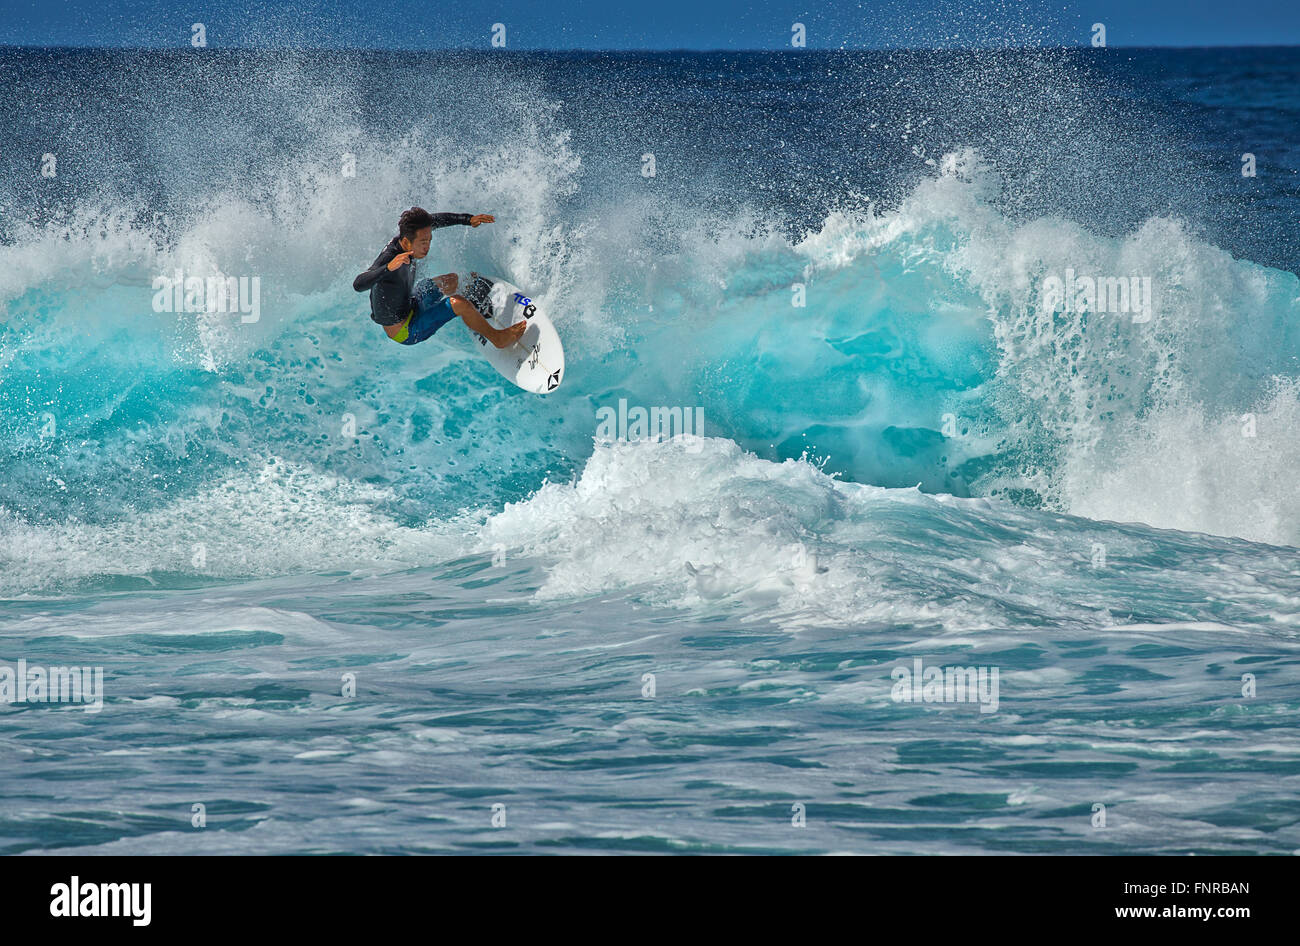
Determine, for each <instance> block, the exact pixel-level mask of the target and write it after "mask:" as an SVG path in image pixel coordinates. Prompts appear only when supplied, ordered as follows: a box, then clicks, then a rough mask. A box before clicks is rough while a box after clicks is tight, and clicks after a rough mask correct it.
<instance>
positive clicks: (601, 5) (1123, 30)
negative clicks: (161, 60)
mask: <svg viewBox="0 0 1300 946" xmlns="http://www.w3.org/2000/svg"><path fill="white" fill-rule="evenodd" d="M196 22H197V23H203V24H204V25H205V26H206V28H207V38H208V45H209V46H211V47H231V46H309V47H340V46H346V47H362V48H408V49H440V48H447V47H471V48H483V49H487V48H489V42H490V36H491V30H492V25H493V24H494V23H504V24H505V27H506V40H507V46H508V47H509V48H512V49H520V50H527V49H788V48H790V35H791V24H793V23H795V22H801V23H803V24H805V26H806V28H807V31H808V48H810V49H837V48H841V47H845V48H857V49H861V48H872V47H887V46H972V45H975V46H979V45H1004V44H1010V45H1038V44H1041V43H1048V44H1051V45H1087V44H1088V42H1089V40H1090V37H1091V33H1090V26H1091V25H1092V24H1093V23H1095V22H1101V23H1104V24H1105V25H1106V31H1107V44H1108V45H1110V46H1234V45H1256V44H1276V45H1300V0H1218V2H1210V0H861V2H856V0H820V2H809V0H795V2H782V0H450V2H447V0H383V2H375V3H365V2H360V0H306V2H295V0H282V2H268V0H193V2H186V3H181V2H177V0H0V45H21V46H57V45H63V46H154V47H166V46H176V45H188V43H189V37H190V26H191V24H193V23H196Z"/></svg>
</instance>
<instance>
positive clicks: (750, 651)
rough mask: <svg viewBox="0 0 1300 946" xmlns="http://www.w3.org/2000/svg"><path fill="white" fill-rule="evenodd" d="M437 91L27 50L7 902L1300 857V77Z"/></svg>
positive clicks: (353, 59) (1182, 57) (686, 63)
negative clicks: (63, 688)
mask: <svg viewBox="0 0 1300 946" xmlns="http://www.w3.org/2000/svg"><path fill="white" fill-rule="evenodd" d="M416 65H417V66H418V68H415V69H413V68H412V60H411V56H410V54H396V53H393V54H379V53H343V52H292V51H290V52H275V53H272V52H229V51H226V52H220V51H206V50H186V51H147V52H145V51H141V52H107V51H93V50H81V51H73V50H63V51H60V50H14V49H8V50H0V128H2V129H3V131H4V136H3V137H4V140H5V141H6V142H8V144H6V145H5V146H4V147H0V434H2V436H0V681H2V678H3V673H4V668H5V667H9V668H16V667H17V662H18V661H19V660H25V661H26V662H27V664H28V665H31V666H41V667H52V666H67V665H75V666H88V667H102V668H103V671H104V702H103V706H102V709H101V710H100V711H99V712H87V711H86V710H85V709H84V707H82V706H80V705H71V706H69V705H50V704H42V703H39V702H15V703H13V704H10V705H7V706H6V705H0V743H3V749H4V760H5V762H4V765H3V766H0V851H4V852H6V853H25V852H26V853H39V852H52V851H59V852H72V851H81V852H91V853H317V852H321V853H324V852H364V853H374V852H533V853H559V852H568V853H611V852H664V853H672V852H806V853H827V852H857V853H899V854H902V853H1072V854H1096V853H1180V854H1181V853H1200V854H1212V853H1294V852H1297V851H1300V801H1298V800H1297V799H1298V798H1300V793H1298V792H1297V788H1298V787H1300V739H1297V736H1296V725H1297V721H1298V716H1300V681H1298V674H1300V665H1298V657H1300V569H1298V568H1297V564H1298V559H1297V551H1296V547H1297V545H1300V510H1298V509H1297V506H1296V503H1295V499H1294V497H1295V493H1296V483H1295V477H1296V472H1295V471H1296V469H1297V466H1298V465H1300V433H1298V431H1300V426H1298V425H1300V362H1298V360H1297V358H1298V356H1300V327H1298V325H1300V323H1298V321H1297V317H1298V316H1300V280H1298V279H1297V276H1296V273H1297V272H1300V228H1298V227H1297V217H1298V216H1300V184H1298V181H1297V169H1298V168H1300V131H1297V129H1300V51H1296V50H1291V49H1278V50H1269V49H1255V50H1199V51H1198V50H1188V51H1140V50H1139V51H1133V50H1104V49H1103V50H1090V51H1063V50H1046V49H1044V50H1012V51H1005V50H1003V51H999V50H988V51H981V52H963V51H927V52H919V51H917V52H874V53H814V52H808V53H798V54H785V53H752V54H735V53H729V54H723V53H716V54H687V53H660V54H578V53H573V54H531V53H528V54H525V53H507V54H499V55H487V54H479V53H441V54H424V55H421V56H420V57H419V58H418V62H417V63H416ZM1246 154H1249V155H1252V156H1253V163H1254V171H1255V174H1254V176H1253V177H1250V176H1243V174H1242V168H1243V160H1244V159H1243V155H1246ZM48 156H53V163H52V164H51V162H50V159H49V157H48ZM650 156H653V158H652V162H653V170H654V173H653V175H652V176H650V175H649V174H648V173H647V171H648V168H649V167H650V161H651V159H650ZM43 167H44V168H47V169H48V170H52V171H53V173H52V174H49V173H48V171H47V174H46V175H43V174H42V168H43ZM353 169H354V173H345V171H348V170H353ZM412 204H419V205H422V206H424V207H427V208H428V209H430V210H433V211H464V212H471V213H492V214H495V215H496V218H497V222H496V223H495V224H493V225H489V226H485V227H480V228H478V229H474V230H471V229H468V228H457V229H450V230H442V231H438V232H436V233H435V234H434V245H433V250H432V252H431V254H430V257H429V259H428V260H427V261H426V263H425V264H422V265H423V267H424V268H423V270H422V271H423V273H424V274H426V275H432V274H437V273H441V272H448V271H454V272H458V273H460V274H461V277H462V280H464V279H465V278H466V276H467V274H468V273H469V271H470V270H478V271H481V272H486V273H495V274H499V275H501V276H503V277H506V278H508V279H510V280H511V281H513V282H515V283H517V284H519V285H520V286H522V287H525V288H527V289H528V291H530V292H531V293H532V294H533V295H534V296H535V297H536V298H537V299H538V300H539V302H540V303H541V304H542V305H543V307H544V308H545V309H546V311H548V312H550V313H551V314H552V317H553V318H554V321H555V322H556V324H557V326H558V327H559V330H560V332H561V334H562V336H563V338H564V340H565V346H566V352H567V355H568V365H569V367H568V374H567V377H566V380H565V383H564V385H563V387H562V388H561V389H560V390H559V391H557V392H556V393H554V394H552V395H550V396H548V397H546V398H538V397H533V396H531V395H526V394H523V393H522V392H519V391H516V390H513V389H510V388H507V387H506V386H505V384H504V383H503V382H502V381H501V379H500V378H499V376H498V375H496V374H495V372H494V371H493V370H492V369H491V368H490V367H489V366H488V365H487V364H486V363H485V362H484V361H482V360H481V359H480V358H479V357H478V355H477V354H476V351H475V348H476V346H475V345H473V343H472V342H471V340H470V338H469V335H468V333H467V332H466V331H465V330H464V329H462V328H460V327H459V326H450V327H449V328H448V329H446V330H444V331H443V332H442V333H440V334H439V335H438V336H437V337H436V338H435V339H433V340H432V341H430V342H428V343H426V344H423V345H420V346H416V347H405V346H397V345H394V344H392V343H391V342H390V341H389V340H388V339H387V338H385V336H384V334H383V332H382V330H381V329H379V328H378V327H377V326H375V325H374V324H373V323H372V322H371V321H370V319H369V318H368V314H367V305H366V300H365V297H364V296H360V295H357V294H355V293H354V292H353V291H352V288H351V281H352V278H353V277H354V276H355V275H356V274H357V273H358V272H360V271H361V270H362V269H364V268H365V267H366V266H368V264H369V263H370V261H371V260H372V259H373V258H374V256H375V255H376V254H377V252H378V251H379V249H380V248H381V247H382V246H383V244H384V243H385V242H386V241H387V239H388V238H389V237H390V236H391V235H392V233H393V231H394V229H395V221H396V217H397V214H398V213H399V212H400V211H401V210H402V209H404V208H405V207H407V206H410V205H412ZM177 269H180V270H182V271H184V272H185V273H187V274H200V275H205V276H206V275H221V276H231V277H236V278H238V277H250V278H251V277H256V278H257V279H258V280H259V285H260V297H259V298H260V311H259V318H258V319H257V321H255V322H247V323H246V322H244V321H242V320H241V319H240V317H239V315H238V314H233V315H232V314H231V313H228V312H220V311H204V312H191V313H183V312H182V313H169V312H157V311H155V309H154V307H153V304H152V302H153V298H154V288H153V286H152V281H153V280H154V278H155V277H157V276H159V275H165V274H171V273H173V272H174V271H176V270H177ZM1066 270H1073V271H1076V272H1081V273H1093V274H1096V275H1099V276H1115V277H1120V276H1123V277H1129V276H1138V277H1145V278H1149V279H1150V280H1151V282H1152V284H1153V285H1154V287H1155V290H1154V298H1155V309H1154V315H1153V317H1152V318H1151V319H1150V320H1147V321H1139V320H1137V319H1134V318H1132V317H1129V316H1125V315H1117V314H1113V313H1105V312H1079V311H1055V310H1050V309H1048V308H1046V307H1045V306H1044V305H1043V304H1042V300H1041V293H1040V289H1041V286H1042V284H1043V280H1044V278H1045V277H1046V276H1048V275H1051V274H1063V273H1065V272H1066ZM796 287H801V288H799V289H798V290H796ZM797 293H802V301H804V302H805V303H806V304H804V305H801V306H800V305H795V304H793V302H794V300H795V298H796V295H797ZM620 400H623V401H626V402H627V403H628V404H631V405H633V406H636V405H641V406H645V407H652V406H665V407H671V406H678V407H684V408H690V409H692V410H694V409H700V410H702V412H703V417H704V435H705V436H704V438H703V439H695V440H682V439H678V440H674V441H668V442H648V441H641V442H628V441H615V442H607V441H605V440H603V439H598V438H597V437H596V434H597V427H598V417H599V412H601V411H602V409H610V408H615V407H616V406H617V405H618V404H619V402H620ZM918 658H919V659H920V660H922V661H923V663H924V665H925V666H946V667H952V666H968V667H983V668H996V669H997V671H998V674H999V676H998V679H999V684H1000V691H999V695H998V703H997V708H996V710H995V711H992V712H980V707H979V706H977V705H973V704H971V703H953V702H948V703H945V702H920V703H916V702H901V701H897V700H895V699H894V698H893V695H894V691H893V687H894V679H893V672H894V671H895V669H896V668H912V667H913V666H914V661H915V660H917V659H918ZM345 675H351V676H350V677H348V679H353V680H355V694H353V695H345V694H344V678H345ZM647 675H652V677H648V676H647ZM1245 675H1250V676H1249V677H1248V678H1247V677H1246V676H1245ZM651 683H652V684H653V690H651V689H650V687H651ZM1252 687H1253V690H1252V689H1251V688H1252ZM194 805H203V806H204V811H205V815H206V826H205V827H201V828H200V827H195V826H194V824H193V822H192V818H193V817H194V814H193V812H194V809H193V806H194ZM495 805H503V806H504V809H496V813H497V821H498V824H497V825H495V826H494V824H493V817H494V806H495ZM1101 806H1104V813H1105V823H1104V825H1102V824H1101V823H1100V818H1099V809H1100V807H1101ZM502 812H504V823H503V824H502V823H501V818H502ZM799 812H802V814H803V816H804V818H805V819H806V821H805V823H804V825H803V826H796V825H795V824H792V819H796V815H797V813H799ZM796 820H797V819H796Z"/></svg>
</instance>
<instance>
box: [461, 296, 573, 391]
mask: <svg viewBox="0 0 1300 946" xmlns="http://www.w3.org/2000/svg"><path fill="white" fill-rule="evenodd" d="M469 275H470V283H469V286H468V287H467V288H466V289H465V290H464V291H463V292H461V293H460V294H461V295H462V296H464V297H465V298H466V299H468V300H469V301H470V303H471V304H472V305H473V306H474V308H476V309H478V310H479V312H481V313H482V314H483V318H485V319H487V320H488V322H489V323H491V324H492V325H493V326H494V327H496V328H509V327H510V326H511V325H514V324H515V323H516V322H518V321H519V320H520V319H526V320H527V321H528V328H527V330H526V331H525V332H524V334H523V336H522V337H521V338H520V339H519V341H517V342H515V343H514V344H513V345H511V346H510V347H509V348H497V347H496V346H495V345H493V344H492V343H491V342H489V341H488V340H487V339H486V338H484V337H483V336H482V335H479V334H478V333H477V332H475V333H474V339H475V341H477V342H478V346H479V350H480V351H481V352H482V353H483V356H484V357H485V358H487V360H488V361H489V362H490V363H491V365H492V367H493V368H496V369H497V371H498V372H500V374H501V376H502V377H503V378H505V379H506V380H508V381H511V382H513V383H514V384H516V385H518V386H519V387H521V388H523V389H524V390H525V391H531V392H532V393H533V394H550V393H551V392H552V391H554V390H555V389H556V388H558V387H559V386H560V382H561V381H562V380H564V348H563V346H561V345H560V336H559V333H558V332H556V331H555V326H554V325H552V324H551V320H550V319H549V318H547V317H546V314H545V313H544V312H542V310H541V309H540V308H539V307H538V305H537V303H536V301H534V300H533V298H532V297H531V296H529V295H528V294H527V293H525V292H523V291H521V290H520V289H519V287H517V286H515V285H513V284H511V283H508V282H506V281H505V280H504V279H489V278H488V277H486V276H482V275H479V274H478V273H475V272H471V273H470V274H469Z"/></svg>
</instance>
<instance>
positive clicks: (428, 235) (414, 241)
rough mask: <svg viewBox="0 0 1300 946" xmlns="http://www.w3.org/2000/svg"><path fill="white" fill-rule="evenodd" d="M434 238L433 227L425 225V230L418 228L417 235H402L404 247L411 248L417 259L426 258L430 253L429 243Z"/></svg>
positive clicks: (413, 255) (412, 254)
mask: <svg viewBox="0 0 1300 946" xmlns="http://www.w3.org/2000/svg"><path fill="white" fill-rule="evenodd" d="M432 240H433V227H425V228H424V229H423V230H416V231H415V236H413V237H411V238H410V239H407V238H406V237H402V248H403V249H405V250H409V251H410V253H411V256H412V257H414V258H415V259H424V258H425V257H426V256H428V255H429V243H430V242H431V241H432Z"/></svg>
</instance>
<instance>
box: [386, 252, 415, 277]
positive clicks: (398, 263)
mask: <svg viewBox="0 0 1300 946" xmlns="http://www.w3.org/2000/svg"><path fill="white" fill-rule="evenodd" d="M410 261H411V252H410V250H407V251H406V252H405V253H398V254H397V255H396V256H394V257H393V258H392V259H390V260H389V261H388V271H389V272H390V273H395V272H397V271H398V270H399V269H401V268H402V267H403V266H405V265H406V264H407V263H409V262H410Z"/></svg>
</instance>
